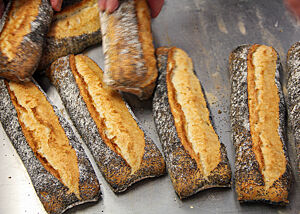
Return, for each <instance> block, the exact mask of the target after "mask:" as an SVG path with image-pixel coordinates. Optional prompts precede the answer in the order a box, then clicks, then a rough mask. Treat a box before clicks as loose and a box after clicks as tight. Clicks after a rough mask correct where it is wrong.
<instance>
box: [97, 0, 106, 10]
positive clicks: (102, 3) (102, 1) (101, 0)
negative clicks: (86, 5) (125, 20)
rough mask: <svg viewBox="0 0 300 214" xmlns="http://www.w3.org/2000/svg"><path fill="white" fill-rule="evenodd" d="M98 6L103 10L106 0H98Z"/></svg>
mask: <svg viewBox="0 0 300 214" xmlns="http://www.w3.org/2000/svg"><path fill="white" fill-rule="evenodd" d="M98 7H99V9H100V10H101V11H104V10H105V9H106V0H99V1H98Z"/></svg>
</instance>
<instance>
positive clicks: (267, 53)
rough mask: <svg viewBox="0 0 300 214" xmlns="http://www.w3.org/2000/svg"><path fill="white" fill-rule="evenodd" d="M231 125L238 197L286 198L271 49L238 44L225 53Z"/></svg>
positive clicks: (281, 108) (276, 66) (288, 175)
mask: <svg viewBox="0 0 300 214" xmlns="http://www.w3.org/2000/svg"><path fill="white" fill-rule="evenodd" d="M229 61H230V62H229V63H230V75H231V78H230V79H231V104H230V107H231V110H230V115H231V127H232V138H233V139H232V140H233V143H234V146H235V152H236V156H235V180H236V184H235V189H236V192H237V196H238V200H239V201H241V202H246V201H262V202H266V203H271V204H286V203H288V202H289V201H288V194H289V189H290V186H291V181H292V172H291V167H290V163H289V159H288V155H287V149H286V146H285V142H286V140H285V133H284V132H285V124H286V121H285V113H286V112H285V103H284V97H283V93H282V88H281V85H280V82H279V73H280V70H281V69H282V67H281V64H280V59H279V56H278V54H277V52H276V51H275V50H274V49H273V48H272V47H269V46H266V45H243V46H240V47H238V48H236V49H235V50H234V51H233V52H232V53H231V55H230V58H229Z"/></svg>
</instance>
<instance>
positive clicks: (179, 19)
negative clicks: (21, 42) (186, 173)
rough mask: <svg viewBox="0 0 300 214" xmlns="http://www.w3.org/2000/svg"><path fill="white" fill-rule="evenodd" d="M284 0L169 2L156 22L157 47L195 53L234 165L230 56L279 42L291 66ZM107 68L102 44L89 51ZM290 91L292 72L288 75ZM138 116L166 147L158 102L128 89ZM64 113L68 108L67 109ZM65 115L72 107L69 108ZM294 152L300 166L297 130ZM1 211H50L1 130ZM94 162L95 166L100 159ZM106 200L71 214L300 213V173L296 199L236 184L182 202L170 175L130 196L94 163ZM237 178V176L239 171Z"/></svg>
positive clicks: (291, 38) (295, 27)
mask: <svg viewBox="0 0 300 214" xmlns="http://www.w3.org/2000/svg"><path fill="white" fill-rule="evenodd" d="M282 1H283V0H166V1H165V5H164V7H163V9H162V12H161V14H160V15H159V16H158V17H157V18H156V19H154V20H153V25H152V26H153V28H152V30H153V37H154V41H155V46H156V47H160V46H177V47H179V48H182V49H184V50H185V51H186V52H187V53H188V54H189V55H190V57H191V58H192V59H193V62H194V67H195V71H196V73H197V75H198V77H199V79H200V81H201V83H202V85H203V88H204V90H205V93H206V96H207V98H208V102H209V106H210V108H211V113H212V118H213V121H214V124H215V127H216V132H217V134H218V135H219V137H220V139H221V141H222V142H223V143H224V144H225V146H226V149H227V153H228V157H229V160H230V164H231V167H232V170H233V171H234V148H233V144H232V142H231V131H230V118H229V102H230V83H229V73H228V56H229V53H230V51H231V50H232V49H234V48H235V47H237V46H239V45H241V44H247V43H252V44H253V43H261V44H266V45H271V46H273V47H274V48H275V49H276V50H277V51H278V53H279V55H280V56H281V61H282V63H283V65H284V68H285V59H286V53H287V50H288V48H289V47H290V46H291V45H292V44H293V43H295V42H296V41H299V40H300V23H299V22H298V23H297V21H296V19H295V18H294V17H293V16H292V15H291V14H290V13H289V12H288V11H287V10H286V8H285V6H284V4H283V2H282ZM85 54H86V55H88V56H90V57H91V58H92V59H94V60H95V61H96V62H97V63H98V64H99V65H100V66H101V67H102V68H103V55H102V50H101V45H98V46H97V47H94V48H91V49H89V50H87V51H86V52H85ZM39 81H40V82H41V85H42V87H43V88H44V89H45V91H46V92H47V94H48V95H49V96H50V98H51V99H52V100H53V101H54V102H55V103H56V104H57V105H58V106H59V107H60V108H62V106H61V103H60V100H59V97H58V95H57V93H56V91H55V89H53V87H51V86H49V84H48V82H47V79H41V80H39ZM282 84H283V88H284V92H285V94H286V88H285V85H286V73H283V74H282ZM125 98H126V99H127V100H128V102H129V104H130V105H131V106H132V108H133V110H134V112H135V113H136V116H137V117H138V119H139V120H140V121H141V123H142V124H143V126H144V128H145V129H146V130H147V131H148V133H149V134H150V136H152V138H153V140H154V141H155V142H156V143H157V145H158V146H159V148H160V149H161V145H160V143H159V139H158V136H157V134H156V130H155V126H154V123H153V118H152V112H151V107H152V104H151V100H149V101H145V102H141V101H139V100H137V99H136V98H135V97H134V96H131V95H125ZM62 111H63V110H62ZM63 112H64V114H65V115H66V112H65V111H63ZM288 137H289V145H288V148H289V154H290V160H291V163H292V166H293V169H295V153H296V152H295V145H294V141H293V137H292V135H291V132H290V130H288ZM0 139H1V144H0V162H1V165H0V213H9V214H11V213H41V214H42V213H45V211H44V209H43V206H42V204H41V203H40V201H39V199H38V197H37V195H36V193H35V191H34V188H33V186H32V185H31V181H30V179H29V176H28V175H27V173H26V170H25V168H24V166H23V164H22V162H21V160H20V159H19V157H18V154H17V153H16V151H15V150H14V148H13V146H12V145H11V143H10V141H9V139H8V138H7V136H6V134H5V133H4V131H3V129H2V127H1V128H0ZM94 166H95V165H94ZM95 170H96V172H97V175H98V177H99V180H100V183H101V191H102V199H101V200H100V201H99V202H97V203H90V204H85V205H81V206H78V207H76V208H73V209H71V210H69V211H67V213H70V214H71V213H105V214H140V213H143V214H152V213H172V214H177V213H178V214H179V213H180V214H183V213H189V214H191V213H197V214H199V213H280V214H281V213H300V203H299V201H300V194H299V191H300V189H299V186H300V182H299V177H297V175H296V173H295V170H294V174H295V182H294V185H293V187H292V190H291V193H290V197H289V199H290V204H289V205H288V206H286V207H275V206H269V205H265V204H259V203H253V204H240V203H239V202H237V201H236V193H235V191H234V188H233V187H232V188H225V189H209V190H205V191H203V192H200V193H198V194H196V195H195V196H193V197H191V198H189V199H186V200H180V199H179V198H178V197H177V195H176V194H175V192H174V190H173V188H172V185H171V182H170V179H169V177H168V176H167V175H165V176H162V177H159V178H156V179H149V180H145V181H142V182H139V183H137V184H135V185H134V186H132V187H131V188H130V189H129V190H128V191H126V192H125V193H123V194H114V193H113V192H112V191H111V189H110V187H109V186H108V184H107V183H106V182H105V180H104V179H103V177H102V176H101V174H100V172H99V170H98V169H97V168H96V167H95ZM233 177H234V176H233Z"/></svg>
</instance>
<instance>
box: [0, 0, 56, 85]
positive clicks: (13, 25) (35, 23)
mask: <svg viewBox="0 0 300 214" xmlns="http://www.w3.org/2000/svg"><path fill="white" fill-rule="evenodd" d="M26 5H27V3H26V1H15V0H14V1H12V2H11V6H10V7H7V10H9V12H8V13H7V14H8V15H7V17H6V16H4V19H5V20H6V21H5V24H4V26H3V28H2V31H1V35H0V47H1V48H0V77H2V78H6V79H9V80H14V81H19V82H20V81H30V78H31V76H32V74H33V73H34V71H35V70H36V68H37V66H38V63H39V60H40V57H41V54H42V46H43V42H44V37H45V34H46V33H47V31H48V28H49V25H50V23H51V19H52V14H53V11H52V8H51V5H50V3H49V1H48V0H40V1H38V0H37V1H32V3H30V7H31V8H29V9H28V8H25V7H26ZM28 5H29V4H28ZM20 11H22V12H23V13H21V12H20ZM14 13H15V14H19V13H20V16H17V18H15V17H14V16H13V14H14ZM21 14H22V15H21ZM13 17H14V18H13ZM13 20H14V21H13ZM19 22H20V23H19ZM14 34H15V36H12V35H14ZM10 47H11V48H10Z"/></svg>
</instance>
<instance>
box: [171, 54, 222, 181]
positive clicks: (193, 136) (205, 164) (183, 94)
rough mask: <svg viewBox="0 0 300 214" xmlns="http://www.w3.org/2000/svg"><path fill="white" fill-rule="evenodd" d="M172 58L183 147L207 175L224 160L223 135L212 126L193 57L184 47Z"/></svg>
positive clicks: (174, 97) (173, 96) (173, 108)
mask: <svg viewBox="0 0 300 214" xmlns="http://www.w3.org/2000/svg"><path fill="white" fill-rule="evenodd" d="M169 59H170V61H169V65H168V70H167V72H168V73H167V86H168V94H169V95H168V97H169V103H170V107H171V111H172V113H173V116H174V119H175V126H176V130H177V133H178V136H179V138H180V139H181V142H182V144H183V146H184V147H185V148H186V150H187V151H188V152H189V153H190V155H191V156H192V158H194V159H195V160H196V162H197V165H198V167H199V169H200V170H201V172H202V173H203V175H204V176H205V177H206V176H208V175H209V174H210V172H211V171H212V170H214V169H215V168H216V167H217V165H218V164H219V162H220V161H221V156H220V142H219V138H218V136H217V134H216V133H215V131H214V129H213V127H212V125H211V122H210V118H209V111H208V109H207V106H206V101H205V99H204V95H203V92H202V89H201V86H200V82H199V80H198V78H197V77H196V75H195V74H194V71H193V63H192V60H191V59H190V58H189V57H188V56H187V54H186V53H185V52H184V51H182V50H180V49H172V50H171V52H170V54H169ZM171 64H172V65H171ZM170 68H171V69H170Z"/></svg>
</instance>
